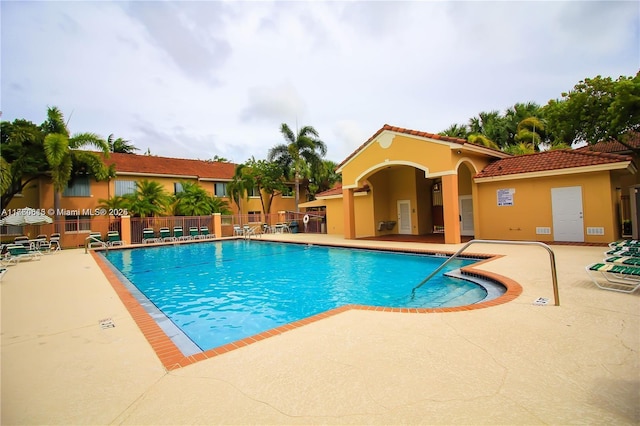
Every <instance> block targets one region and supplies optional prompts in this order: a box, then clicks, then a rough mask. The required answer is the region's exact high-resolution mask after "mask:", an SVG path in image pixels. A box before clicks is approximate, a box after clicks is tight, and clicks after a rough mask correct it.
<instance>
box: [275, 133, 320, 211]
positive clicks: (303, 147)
mask: <svg viewBox="0 0 640 426" xmlns="http://www.w3.org/2000/svg"><path fill="white" fill-rule="evenodd" d="M280 133H282V136H283V137H284V139H285V142H286V143H284V144H281V145H276V146H274V147H273V148H271V149H270V150H269V153H268V155H267V158H268V160H269V161H276V162H277V163H279V164H280V166H282V168H283V169H284V170H293V175H294V180H295V184H296V211H298V210H299V208H298V204H299V203H300V179H301V178H302V177H303V176H302V170H303V169H304V168H305V165H306V166H308V167H309V168H310V169H311V170H314V169H315V168H317V167H319V166H320V164H322V158H323V157H324V156H325V155H326V154H327V145H325V143H324V142H322V140H320V138H319V135H318V132H317V131H316V129H314V128H313V127H311V126H304V127H302V128H301V129H300V130H299V131H298V133H297V134H295V133H293V131H292V130H291V129H290V128H289V126H288V125H287V124H286V123H282V125H281V126H280Z"/></svg>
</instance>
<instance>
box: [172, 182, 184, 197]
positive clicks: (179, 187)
mask: <svg viewBox="0 0 640 426" xmlns="http://www.w3.org/2000/svg"><path fill="white" fill-rule="evenodd" d="M181 192H182V183H180V182H174V183H173V193H174V194H179V193H181Z"/></svg>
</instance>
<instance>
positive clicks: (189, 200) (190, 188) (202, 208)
mask: <svg viewBox="0 0 640 426" xmlns="http://www.w3.org/2000/svg"><path fill="white" fill-rule="evenodd" d="M181 184H182V191H181V192H178V193H177V194H176V195H175V201H176V203H175V205H174V206H173V212H174V213H175V214H176V215H178V216H204V215H208V214H211V213H212V211H213V209H212V205H211V197H210V196H209V194H207V191H205V189H204V188H203V187H201V186H200V185H198V184H197V183H195V182H188V181H184V182H181Z"/></svg>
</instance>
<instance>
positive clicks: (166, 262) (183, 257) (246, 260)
mask: <svg viewBox="0 0 640 426" xmlns="http://www.w3.org/2000/svg"><path fill="white" fill-rule="evenodd" d="M105 257H106V258H107V259H108V260H109V262H111V263H112V264H113V265H114V266H115V268H117V269H118V270H119V271H120V272H121V273H122V274H123V275H124V277H125V278H127V279H128V280H129V281H130V282H131V283H132V284H133V285H135V287H137V289H138V290H139V291H140V292H141V293H142V294H144V296H146V298H148V299H149V300H150V301H151V302H152V303H153V304H154V305H155V306H156V307H157V308H158V309H160V311H162V313H163V314H164V315H166V317H167V318H169V319H170V320H171V321H172V322H173V323H174V324H175V325H177V326H178V328H179V329H180V330H181V331H182V332H184V333H185V334H186V336H188V338H189V339H190V340H191V341H193V342H195V344H196V345H197V346H198V347H199V348H200V349H201V350H208V349H211V348H214V347H217V346H221V345H224V344H226V343H229V342H232V341H235V340H239V339H242V338H245V337H248V336H251V335H254V334H257V333H261V332H263V331H266V330H269V329H271V328H274V327H278V326H280V325H283V324H287V323H290V322H293V321H296V320H299V319H302V318H306V317H309V316H312V315H315V314H318V313H320V312H324V311H327V310H330V309H333V308H336V307H339V306H343V305H348V304H358V305H370V306H384V307H416V308H436V307H451V306H462V305H468V304H472V303H476V302H478V301H480V300H482V299H484V298H485V296H486V295H487V292H486V290H485V289H484V288H483V287H481V286H479V285H476V284H474V283H471V282H468V281H464V280H458V279H454V278H449V277H445V276H443V275H440V274H439V276H436V277H434V278H433V279H432V280H430V281H429V282H428V283H427V284H426V285H424V286H422V287H421V288H420V289H418V290H417V292H416V294H415V297H414V298H412V297H411V290H412V289H413V288H414V287H415V286H416V285H417V284H418V283H420V282H421V281H422V280H423V279H424V278H425V277H426V276H427V275H429V273H430V272H431V271H433V270H434V269H435V268H437V267H438V266H439V265H440V264H442V263H443V262H444V261H445V259H446V258H444V257H434V256H425V255H413V254H403V253H392V252H383V251H370V250H358V249H345V248H334V247H322V246H307V245H299V244H283V243H270V242H259V241H246V240H232V241H223V242H221V241H218V242H207V243H198V244H181V245H170V246H163V247H149V248H144V249H127V250H112V251H109V252H108V253H105ZM473 262H474V261H473V260H468V259H456V260H454V261H453V262H451V263H450V264H449V265H448V266H447V270H451V269H457V268H460V267H461V266H464V265H467V264H470V263H473ZM443 272H446V271H443Z"/></svg>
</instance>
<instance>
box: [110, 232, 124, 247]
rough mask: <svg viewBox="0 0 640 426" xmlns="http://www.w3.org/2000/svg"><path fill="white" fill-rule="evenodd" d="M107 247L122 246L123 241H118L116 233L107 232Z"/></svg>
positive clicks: (118, 237) (117, 233) (118, 236)
mask: <svg viewBox="0 0 640 426" xmlns="http://www.w3.org/2000/svg"><path fill="white" fill-rule="evenodd" d="M107 245H108V246H111V247H114V246H121V245H124V241H122V240H121V239H120V233H119V232H118V231H109V232H107Z"/></svg>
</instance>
